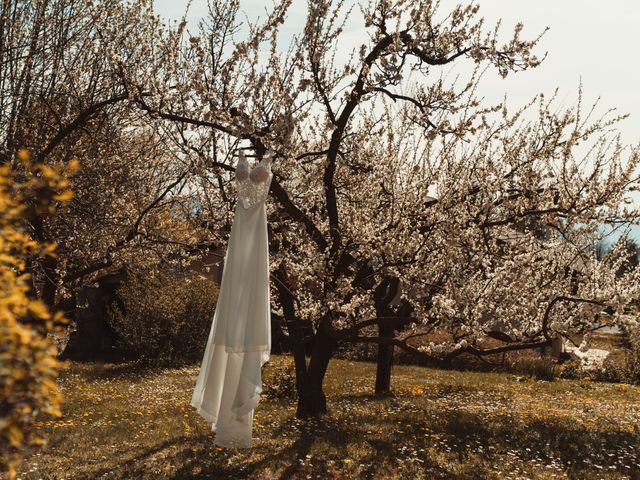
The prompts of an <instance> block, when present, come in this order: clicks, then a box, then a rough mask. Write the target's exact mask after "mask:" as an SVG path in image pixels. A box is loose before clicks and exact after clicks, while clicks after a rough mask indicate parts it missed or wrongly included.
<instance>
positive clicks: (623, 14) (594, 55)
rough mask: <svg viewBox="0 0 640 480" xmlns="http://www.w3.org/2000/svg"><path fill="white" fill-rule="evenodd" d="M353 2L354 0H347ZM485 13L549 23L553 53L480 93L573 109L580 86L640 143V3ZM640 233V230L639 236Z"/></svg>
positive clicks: (170, 3) (503, 5)
mask: <svg viewBox="0 0 640 480" xmlns="http://www.w3.org/2000/svg"><path fill="white" fill-rule="evenodd" d="M346 3H347V4H349V3H350V0H346ZM457 3H466V2H459V1H451V0H442V2H441V7H440V10H441V12H446V11H447V10H448V9H450V8H451V7H452V6H454V5H456V4H457ZM476 3H477V4H478V5H479V6H480V15H481V16H483V17H485V19H486V25H487V26H493V25H494V24H495V22H497V21H498V20H502V28H501V31H502V32H503V34H504V35H505V37H506V36H507V35H508V33H510V32H511V31H512V30H513V27H514V26H515V25H516V23H518V22H522V23H523V24H524V30H523V35H522V37H523V38H532V37H536V36H538V35H539V34H540V33H542V32H543V31H544V29H545V28H546V27H549V30H548V31H547V32H546V33H545V35H544V36H543V37H542V39H541V41H540V44H539V47H538V49H537V53H538V56H542V55H543V54H544V52H547V57H546V59H545V60H544V62H542V65H540V66H539V67H538V68H535V69H532V70H528V71H525V72H520V73H517V74H516V75H512V76H509V77H507V78H506V79H502V78H500V77H499V76H498V75H497V74H495V73H493V72H488V73H487V74H486V75H485V77H484V78H483V80H482V83H481V85H480V89H479V92H478V93H479V95H480V96H482V97H484V98H485V100H486V101H488V102H489V103H492V102H497V101H500V100H502V98H503V97H504V95H505V94H506V96H507V102H508V105H509V106H510V109H511V110H515V109H516V108H517V107H518V106H521V105H523V104H525V103H526V102H527V101H529V100H530V99H531V98H532V97H533V96H534V95H536V94H538V93H540V92H544V93H545V95H546V96H550V95H551V94H552V93H553V92H554V90H555V89H556V88H557V89H558V96H557V99H558V101H559V102H560V104H559V105H563V106H566V107H568V106H571V105H573V104H575V102H576V100H577V92H578V87H579V85H580V83H582V89H583V104H584V105H585V106H590V105H591V104H592V103H593V102H594V101H596V100H597V99H598V97H600V100H599V109H598V110H597V111H599V112H604V111H605V110H607V109H610V108H615V109H616V112H617V113H619V114H629V118H627V119H626V120H624V121H623V122H622V123H620V124H619V125H618V130H619V131H620V134H621V138H622V141H623V142H624V143H626V144H634V145H635V144H639V143H640V81H639V80H640V78H639V77H640V62H639V59H640V55H638V52H637V49H638V46H639V45H640V2H638V1H636V0H608V1H606V2H605V1H602V0H535V1H530V0H527V1H525V0H478V1H477V2H476ZM353 4H354V5H356V7H355V8H354V10H353V18H351V19H350V20H349V21H348V22H347V24H346V29H345V33H344V35H343V37H342V39H341V41H340V47H341V49H342V50H341V51H342V54H343V55H344V56H345V57H346V55H347V54H348V51H350V50H351V48H352V47H359V46H360V45H361V44H362V43H366V41H367V35H366V33H365V31H364V26H363V24H362V20H361V18H359V17H361V15H360V11H359V9H358V7H357V3H356V2H353ZM186 5H187V2H186V1H183V0H156V10H157V12H158V13H159V14H160V15H162V16H163V17H165V18H167V19H179V18H181V17H182V15H183V14H184V10H185V7H186ZM206 5H207V3H206V0H193V1H192V4H191V8H190V12H189V16H188V17H187V18H188V20H189V25H193V26H194V27H195V24H196V23H197V20H198V19H199V18H201V17H202V16H203V15H205V14H206ZM270 5H271V1H270V0H240V8H241V11H243V12H244V13H245V14H246V15H247V17H248V18H251V19H255V18H256V17H257V16H261V17H264V11H265V8H268V7H269V6H270ZM305 16H306V2H305V0H293V4H292V7H291V9H290V11H289V14H288V17H287V20H286V21H285V24H284V25H283V30H282V38H283V40H284V41H285V42H286V39H287V38H290V37H291V36H292V35H293V34H294V33H296V32H297V31H299V29H300V28H301V27H302V26H303V25H304V19H305ZM634 236H635V237H636V238H640V228H638V229H637V233H636V234H635V235H634Z"/></svg>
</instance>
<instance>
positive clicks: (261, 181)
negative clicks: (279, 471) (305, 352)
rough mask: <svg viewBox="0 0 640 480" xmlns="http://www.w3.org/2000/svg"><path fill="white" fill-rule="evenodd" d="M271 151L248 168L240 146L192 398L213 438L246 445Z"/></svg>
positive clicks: (256, 369) (267, 344) (264, 335)
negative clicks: (234, 196)
mask: <svg viewBox="0 0 640 480" xmlns="http://www.w3.org/2000/svg"><path fill="white" fill-rule="evenodd" d="M272 177H273V175H272V173H271V157H270V156H265V157H264V158H263V159H262V161H261V162H259V163H258V164H257V165H256V166H255V167H254V168H253V169H251V171H249V165H248V163H247V160H246V158H245V157H244V155H243V154H242V153H240V158H239V160H238V166H237V168H236V184H237V187H238V201H237V204H236V209H235V214H234V215H235V216H234V220H233V225H232V227H231V235H230V237H229V244H228V246H227V253H226V255H225V261H224V267H223V272H222V282H221V285H220V292H219V296H218V301H217V304H216V309H215V313H214V316H213V323H212V325H211V330H210V332H209V339H208V341H207V346H206V349H205V352H204V357H203V359H202V364H201V366H200V373H199V374H198V380H197V382H196V386H195V389H194V392H193V396H192V399H191V405H192V406H194V407H195V408H196V409H197V412H198V413H199V414H200V415H202V416H203V417H204V418H205V419H207V420H208V421H209V422H212V430H213V431H214V432H216V435H215V439H214V442H213V443H214V444H215V445H218V446H223V447H242V448H248V447H251V439H252V426H253V410H254V408H255V407H256V406H257V405H258V402H259V401H260V393H261V392H262V377H261V369H262V366H263V365H264V364H265V362H266V361H267V360H269V354H270V351H271V309H270V300H269V296H270V292H269V248H268V239H267V213H266V208H265V201H266V198H267V195H268V192H269V187H270V184H271V179H272Z"/></svg>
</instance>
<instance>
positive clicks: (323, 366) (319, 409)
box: [275, 264, 336, 418]
mask: <svg viewBox="0 0 640 480" xmlns="http://www.w3.org/2000/svg"><path fill="white" fill-rule="evenodd" d="M275 278H276V280H277V282H276V287H277V289H278V297H279V300H280V305H282V312H283V314H284V319H285V322H286V324H287V329H288V330H289V338H290V340H291V349H292V350H293V359H294V363H295V367H296V390H297V392H298V408H297V411H296V417H298V418H308V417H317V416H318V415H321V414H323V413H326V412H327V399H326V397H325V394H324V390H323V388H322V385H323V382H324V376H325V374H326V372H327V366H328V365H329V360H330V359H331V356H332V354H333V351H334V350H335V345H336V340H335V338H333V337H332V336H331V335H330V334H328V333H327V331H326V328H325V326H326V325H327V323H326V322H328V321H329V319H328V318H326V319H323V322H322V323H321V326H320V328H319V329H318V332H317V333H316V334H315V336H314V338H313V348H312V350H311V358H310V359H309V365H307V358H306V355H305V336H304V331H303V329H302V328H301V325H300V321H299V320H298V319H297V318H296V315H295V302H294V297H293V293H292V292H291V289H290V283H289V281H288V276H287V272H286V269H285V267H284V266H283V265H282V264H281V265H280V267H279V268H278V270H277V271H276V272H275Z"/></svg>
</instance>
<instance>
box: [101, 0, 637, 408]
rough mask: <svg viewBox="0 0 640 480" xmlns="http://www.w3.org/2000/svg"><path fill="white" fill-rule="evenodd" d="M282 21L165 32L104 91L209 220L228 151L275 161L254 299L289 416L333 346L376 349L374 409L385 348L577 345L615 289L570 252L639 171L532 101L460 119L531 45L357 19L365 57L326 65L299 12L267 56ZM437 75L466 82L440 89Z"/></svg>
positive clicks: (476, 20)
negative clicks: (201, 186) (151, 129)
mask: <svg viewBox="0 0 640 480" xmlns="http://www.w3.org/2000/svg"><path fill="white" fill-rule="evenodd" d="M289 7H290V2H289V1H281V2H277V3H276V4H275V5H274V7H273V9H272V10H271V12H270V13H269V14H268V15H267V16H266V18H265V19H264V20H262V21H259V22H256V23H254V24H249V25H243V24H241V23H239V21H238V20H237V16H238V9H239V5H238V3H237V2H234V1H230V2H229V1H221V0H212V1H211V2H210V3H209V15H208V17H207V18H206V19H205V20H203V22H202V23H201V25H200V29H199V31H198V32H197V33H195V34H192V33H189V32H188V30H187V28H186V22H182V23H180V24H179V25H177V26H176V27H175V29H170V30H169V31H168V32H166V33H165V34H163V35H162V38H153V39H148V41H149V42H150V43H153V46H152V47H149V48H147V51H148V52H151V53H150V57H149V58H148V61H147V62H146V63H145V64H144V65H143V66H142V67H141V68H138V69H124V68H121V69H118V70H119V71H120V72H121V74H122V81H123V83H124V84H125V85H126V86H127V87H126V88H127V90H128V91H129V92H131V93H132V95H133V97H134V98H133V101H134V102H136V103H137V105H138V106H139V108H140V109H141V110H142V111H144V112H147V113H148V114H149V116H150V117H151V118H153V119H157V120H158V121H162V120H164V122H165V123H164V125H165V126H166V128H167V129H168V130H170V131H173V132H177V131H187V132H188V134H185V135H182V136H181V138H179V142H178V144H177V145H176V148H178V146H180V148H181V149H183V150H184V151H191V152H193V158H194V159H195V160H194V162H196V163H197V164H198V165H199V166H200V167H201V171H202V174H203V181H208V178H210V177H212V178H215V179H217V180H218V182H219V186H220V187H221V188H220V190H221V192H222V193H221V195H224V199H225V200H227V199H228V203H229V204H232V203H233V199H232V198H233V197H232V196H231V195H228V194H227V192H232V191H233V185H229V184H228V182H229V179H230V175H229V173H231V172H232V171H233V169H234V165H233V162H232V160H231V159H232V153H233V150H234V149H237V148H248V149H251V150H253V152H254V153H255V156H256V157H258V158H261V157H262V156H263V155H264V154H265V153H266V152H267V151H272V152H274V154H275V159H274V163H273V165H274V167H273V168H274V178H273V181H272V187H271V195H272V197H273V201H272V202H269V206H268V208H269V211H268V213H269V220H270V229H271V230H270V239H271V255H272V257H271V258H272V260H271V267H272V279H273V282H272V283H273V287H274V295H273V296H272V298H273V300H274V309H275V311H276V312H279V313H281V314H282V316H283V317H284V319H285V325H286V328H287V331H288V334H289V336H290V338H291V343H292V347H293V353H294V358H295V365H296V380H297V388H298V393H299V401H298V411H297V415H298V416H300V417H304V416H309V415H317V414H319V413H322V412H325V411H326V399H325V395H324V393H323V389H322V384H323V379H324V376H325V374H326V371H327V366H328V364H329V361H330V359H331V357H332V354H333V353H334V351H335V349H336V348H337V346H338V345H339V344H340V343H342V342H373V343H377V344H379V345H381V346H382V347H381V348H382V350H381V354H380V355H379V359H380V362H381V366H380V368H379V374H380V378H379V382H378V386H379V390H381V391H383V390H385V389H387V390H388V388H389V382H388V378H384V377H385V376H386V377H388V375H389V372H390V363H389V362H390V358H391V357H390V355H389V352H390V346H397V347H399V348H403V349H405V350H408V351H411V352H414V353H415V354H417V355H421V356H422V357H423V358H425V359H427V360H429V361H431V362H432V363H434V364H437V365H443V364H447V363H448V362H450V361H451V360H452V359H453V358H455V357H456V356H458V355H461V354H463V353H472V354H476V355H487V354H493V353H499V352H502V351H508V350H516V349H523V348H533V347H538V346H543V345H548V344H550V342H551V341H552V340H553V338H554V337H555V336H558V335H568V334H569V333H571V332H576V331H584V330H586V329H589V328H591V327H592V326H593V322H594V316H595V315H594V313H595V312H596V311H597V310H598V309H601V308H603V306H604V305H610V306H612V307H613V308H614V309H615V310H616V311H619V310H620V309H621V308H622V306H623V305H624V304H625V302H627V301H628V299H629V298H630V296H631V295H632V293H633V292H631V291H630V290H631V287H635V285H637V282H636V281H635V277H634V278H630V276H628V275H624V276H622V277H618V278H616V277H615V275H611V274H610V272H612V270H611V268H605V267H604V266H603V265H602V264H600V263H598V262H594V261H592V260H593V259H592V258H590V257H589V255H588V253H587V252H588V249H586V246H587V245H592V244H593V243H590V242H592V241H593V237H594V236H597V232H598V227H599V225H600V224H601V223H603V222H619V221H630V220H633V219H635V218H636V215H637V212H636V211H635V210H634V209H632V208H631V207H630V205H628V204H626V203H625V202H627V201H628V197H627V194H628V193H629V192H630V191H632V190H634V189H635V188H636V186H637V163H638V152H637V151H636V150H628V149H625V148H624V147H623V146H622V145H620V143H619V141H617V140H616V138H612V137H611V136H610V135H609V134H608V131H609V129H610V127H611V126H612V125H614V124H615V122H616V121H617V119H616V118H615V117H611V118H610V117H608V116H605V117H601V118H593V115H588V114H587V115H585V114H584V112H583V111H582V110H583V109H582V108H581V107H580V106H579V107H578V108H575V109H569V110H566V111H564V112H560V113H555V110H556V109H555V108H554V106H553V105H552V102H549V101H547V100H546V99H545V98H544V97H543V96H540V97H539V98H537V99H535V100H534V101H532V102H531V103H530V104H529V105H528V106H526V107H524V108H522V109H521V110H518V111H516V112H514V113H509V112H508V111H507V109H506V106H505V105H501V104H499V105H484V104H482V102H481V101H480V100H478V98H477V97H476V91H477V88H478V86H479V82H480V79H481V75H480V72H482V71H484V69H487V68H489V69H496V70H497V72H498V73H499V74H500V75H501V76H503V77H506V76H507V75H510V74H512V73H514V72H518V71H521V70H525V69H528V68H532V67H536V66H538V64H539V63H540V59H539V58H538V57H537V56H536V55H535V54H534V52H533V50H534V48H535V47H536V45H537V43H538V40H539V37H536V38H533V39H530V40H529V39H523V38H522V36H521V34H522V25H518V26H516V28H515V30H514V31H513V34H512V35H511V36H510V38H507V39H506V40H501V38H502V37H501V35H500V31H499V29H498V26H495V27H493V28H487V26H485V22H484V20H483V19H482V18H481V17H479V15H478V10H479V8H478V6H477V5H474V4H471V5H465V6H457V7H455V8H453V9H452V10H451V11H448V12H444V13H443V12H442V11H441V10H440V9H439V8H438V2H432V1H428V0H423V1H420V0H411V1H402V0H401V1H387V0H382V1H372V2H370V3H368V4H367V5H365V6H364V7H363V8H362V10H361V11H362V16H363V20H364V25H365V28H366V31H367V34H368V38H367V39H366V41H365V42H364V43H363V45H361V46H358V47H357V48H355V49H354V50H353V52H351V54H350V56H348V57H347V59H346V60H344V61H341V60H340V58H342V56H341V54H342V51H341V50H340V48H339V47H340V45H341V39H342V35H343V29H344V22H345V19H347V18H351V16H352V15H355V13H353V11H352V9H348V8H346V6H345V5H344V3H343V2H332V1H330V0H310V1H309V2H308V12H307V20H306V23H305V25H304V28H303V30H302V31H301V32H300V33H299V35H298V36H296V37H294V39H293V40H292V41H291V44H290V45H288V47H287V48H284V49H282V48H281V45H280V43H279V41H278V38H279V37H278V35H279V31H280V28H281V25H282V23H284V21H285V18H286V14H287V11H288V9H289ZM108 58H110V59H111V61H112V62H114V65H115V67H114V68H115V69H117V65H118V64H119V60H118V57H117V55H116V52H111V53H110V54H109V55H108ZM458 65H461V66H465V65H467V66H468V67H467V69H468V70H469V72H470V73H469V74H468V78H466V79H465V80H464V81H460V80H458V81H454V82H448V81H446V80H445V78H444V74H443V73H444V69H445V68H450V67H452V66H458ZM229 206H231V205H229ZM229 210H231V209H230V208H229ZM578 266H579V267H578ZM632 275H634V274H632ZM398 291H400V292H401V293H400V301H399V302H397V301H394V298H396V297H397V294H398ZM371 328H374V329H375V328H377V329H378V332H377V334H373V335H367V334H363V332H366V331H368V330H370V329H371ZM435 334H437V337H434V335H435ZM417 337H426V338H427V341H426V343H425V342H423V343H422V346H421V347H418V346H416V345H415V343H412V342H413V340H412V339H415V338H417ZM429 338H431V339H433V338H438V341H437V342H435V341H431V342H430V341H429ZM495 342H499V345H498V346H496V344H495ZM307 344H308V345H309V346H310V350H311V355H310V358H309V359H307V358H306V356H305V346H306V345H307Z"/></svg>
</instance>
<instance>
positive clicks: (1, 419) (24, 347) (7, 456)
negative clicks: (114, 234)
mask: <svg viewBox="0 0 640 480" xmlns="http://www.w3.org/2000/svg"><path fill="white" fill-rule="evenodd" d="M18 160H19V161H20V163H21V164H22V167H23V168H22V169H21V175H20V178H19V177H18V173H17V172H16V170H15V169H14V168H12V167H11V165H8V164H4V165H1V166H0V231H1V234H0V285H1V287H0V472H7V475H8V478H10V479H13V478H15V466H16V464H17V462H18V458H19V456H18V455H19V453H20V451H21V449H22V448H24V447H25V446H26V445H38V444H42V443H44V440H43V439H42V438H40V437H38V436H37V435H36V434H35V433H34V432H33V431H32V429H31V426H32V423H33V422H34V420H35V419H36V417H37V416H38V415H41V414H45V415H46V414H49V415H54V416H60V415H61V412H60V404H61V401H62V397H61V394H60V391H59V389H58V387H57V384H56V380H55V379H56V376H57V374H58V370H59V369H60V368H61V367H63V366H64V365H63V364H62V363H61V362H59V361H58V360H56V358H55V355H56V348H55V345H54V344H53V342H52V340H51V339H50V338H48V337H47V333H48V332H50V331H53V330H54V329H55V328H57V327H58V326H60V325H62V324H63V323H64V322H65V319H64V317H63V315H62V313H61V312H57V313H52V312H50V311H49V309H48V308H47V306H46V305H45V304H44V303H43V302H42V301H41V300H38V299H37V298H34V294H33V292H31V291H30V290H31V281H30V276H29V273H28V272H27V265H28V263H29V262H28V260H29V259H31V260H35V261H37V260H38V259H42V258H44V257H45V256H47V255H51V256H54V255H55V252H54V250H55V247H56V246H55V244H46V245H43V244H39V243H37V242H36V241H34V240H33V239H32V238H31V237H30V236H29V234H28V233H27V226H28V223H29V222H30V221H33V220H34V219H36V218H40V219H41V218H42V217H43V216H44V215H48V214H52V213H54V212H55V210H56V205H57V204H58V203H64V202H66V201H68V200H69V199H70V198H71V197H72V193H71V191H70V190H69V189H68V186H69V181H68V179H67V178H66V177H68V176H70V175H72V174H73V173H75V171H76V170H77V167H78V164H77V161H75V160H74V161H72V162H69V163H68V164H67V165H66V166H64V167H63V166H60V167H52V166H48V165H43V164H33V163H31V160H30V158H29V155H28V153H27V152H26V151H24V150H21V151H20V153H19V155H18Z"/></svg>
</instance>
